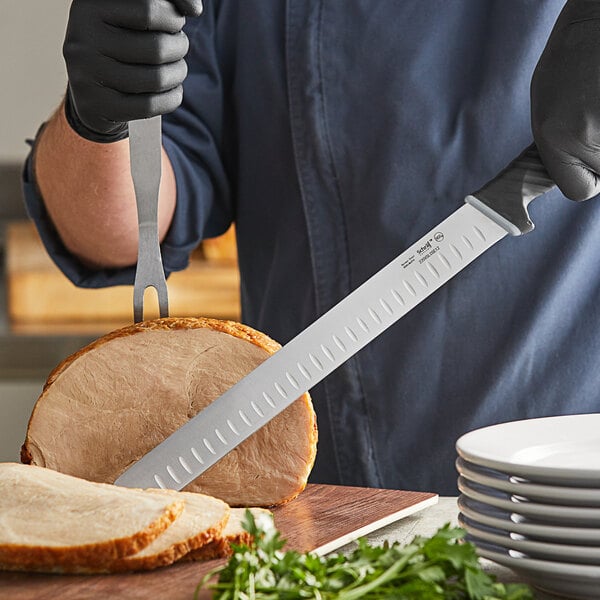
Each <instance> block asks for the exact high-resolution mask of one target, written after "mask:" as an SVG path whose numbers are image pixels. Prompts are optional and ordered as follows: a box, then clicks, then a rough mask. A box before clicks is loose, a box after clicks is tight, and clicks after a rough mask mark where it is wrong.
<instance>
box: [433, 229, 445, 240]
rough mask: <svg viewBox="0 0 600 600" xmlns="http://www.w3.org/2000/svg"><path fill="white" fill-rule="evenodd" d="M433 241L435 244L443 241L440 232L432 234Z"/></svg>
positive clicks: (442, 235)
mask: <svg viewBox="0 0 600 600" xmlns="http://www.w3.org/2000/svg"><path fill="white" fill-rule="evenodd" d="M433 239H434V240H435V241H436V242H441V241H443V239H444V234H443V233H442V232H441V231H438V232H437V233H434V234H433Z"/></svg>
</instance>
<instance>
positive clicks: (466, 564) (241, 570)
mask: <svg viewBox="0 0 600 600" xmlns="http://www.w3.org/2000/svg"><path fill="white" fill-rule="evenodd" d="M244 528H245V529H246V530H247V531H248V532H249V533H250V534H251V535H252V536H253V542H251V543H250V545H248V546H246V545H241V546H234V552H233V555H232V556H231V558H230V559H229V562H228V563H227V564H226V565H224V566H223V567H220V568H218V569H216V570H214V571H212V572H211V573H209V574H208V575H207V576H206V577H205V578H204V579H203V580H202V582H201V583H200V585H199V586H198V588H197V590H196V595H195V599H197V597H198V594H199V592H200V590H201V589H202V588H209V589H211V590H212V591H213V598H214V599H217V600H296V599H303V598H313V599H315V600H334V599H335V600H356V599H358V598H365V599H371V598H372V599H383V598H386V599H390V600H391V599H394V600H463V599H465V600H467V599H468V600H532V599H533V597H534V596H533V593H532V592H531V589H530V588H529V587H528V586H526V585H524V584H502V583H498V582H497V581H496V580H495V578H494V577H493V576H492V575H490V574H487V573H485V572H484V571H483V569H482V568H481V565H480V564H479V559H478V557H477V554H476V552H475V547H474V546H473V545H472V544H471V543H469V542H465V541H464V540H462V538H463V537H464V535H465V532H464V530H463V529H460V528H455V527H450V525H449V524H447V525H445V526H444V527H442V528H441V529H439V530H438V531H437V532H436V533H435V535H433V536H432V537H430V538H425V537H416V538H415V539H414V540H413V541H412V542H411V543H410V544H408V545H406V546H401V545H400V544H398V543H393V544H389V543H384V544H383V545H382V546H372V545H370V544H368V543H367V541H366V540H365V539H360V540H358V547H357V548H356V549H355V550H354V551H353V552H352V553H351V554H349V555H348V556H345V555H342V554H330V555H328V556H325V557H319V556H316V555H315V554H311V553H299V552H295V551H290V550H288V551H284V550H283V547H284V545H285V540H282V539H281V535H280V533H279V531H277V529H276V528H275V525H274V523H273V520H272V519H271V518H269V517H265V519H262V518H261V519H260V522H257V520H256V519H255V518H254V516H253V515H252V513H251V512H250V511H246V515H245V520H244ZM216 576H218V579H217V581H216V582H214V583H211V580H213V579H214V578H215V577H216Z"/></svg>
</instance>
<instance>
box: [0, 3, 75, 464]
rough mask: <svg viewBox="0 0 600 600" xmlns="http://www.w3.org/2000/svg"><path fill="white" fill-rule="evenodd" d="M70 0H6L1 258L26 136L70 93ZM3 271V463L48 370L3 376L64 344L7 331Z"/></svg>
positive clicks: (18, 208)
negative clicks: (66, 55)
mask: <svg viewBox="0 0 600 600" xmlns="http://www.w3.org/2000/svg"><path fill="white" fill-rule="evenodd" d="M69 6H70V0H0V259H1V253H2V250H3V248H2V237H3V235H2V234H3V229H2V224H3V221H6V220H8V219H10V218H16V217H22V216H24V210H23V207H22V201H21V197H20V183H19V171H20V168H21V164H22V162H23V159H24V158H25V156H26V154H27V146H26V144H25V142H24V140H25V138H28V137H33V136H34V135H35V132H36V131H37V128H38V127H39V125H40V123H41V122H42V121H43V120H45V119H46V117H47V116H48V115H49V114H50V113H51V112H52V111H53V110H54V109H55V108H56V106H57V105H58V104H59V103H60V100H61V98H62V96H63V94H64V90H65V85H66V73H65V68H64V63H63V59H62V54H61V52H62V50H61V47H62V41H63V37H64V31H65V27H66V22H67V13H68V9H69ZM1 264H2V262H1V260H0V265H1ZM1 275H2V277H1V278H0V373H2V374H3V375H2V377H0V461H6V460H18V457H19V448H20V445H21V443H22V442H23V439H24V436H25V429H26V426H27V421H28V419H29V415H30V414H31V409H32V407H33V404H34V402H35V400H36V399H37V397H38V395H39V394H40V392H41V386H42V384H43V381H44V379H45V375H47V373H45V374H44V375H42V374H40V373H32V372H31V371H30V370H28V371H27V373H28V374H25V375H20V376H18V377H17V376H16V375H10V374H9V375H8V376H7V375H4V374H5V373H7V372H8V373H11V372H12V371H11V369H10V366H11V361H16V362H18V363H19V364H18V365H17V366H26V365H29V364H30V363H31V362H32V357H35V355H36V354H38V353H39V350H40V348H44V347H54V346H56V345H57V344H58V345H60V344H59V342H58V340H54V339H51V338H50V339H39V338H30V339H23V338H18V337H14V336H11V335H10V334H9V333H8V332H7V330H6V323H5V289H4V288H5V286H4V276H3V273H1ZM63 354H64V355H65V356H66V354H67V352H66V351H65V352H63ZM21 363H23V365H21ZM17 372H18V369H16V370H15V373H17ZM48 372H49V370H48Z"/></svg>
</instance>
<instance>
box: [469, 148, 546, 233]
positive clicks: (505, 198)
mask: <svg viewBox="0 0 600 600" xmlns="http://www.w3.org/2000/svg"><path fill="white" fill-rule="evenodd" d="M555 186H556V184H555V183H554V181H552V179H551V178H550V175H548V172H547V171H546V168H545V167H544V165H543V164H542V160H541V159H540V155H539V153H538V150H537V147H536V145H535V144H531V146H528V147H527V148H525V150H523V152H521V154H519V156H517V158H515V160H513V161H512V162H511V163H510V164H509V165H508V166H507V167H506V168H504V169H503V170H502V171H501V172H500V173H498V175H496V177H494V179H492V180H491V181H490V182H488V183H486V184H485V185H484V186H483V187H482V188H481V189H479V190H477V191H476V192H473V193H472V194H471V195H469V196H467V197H466V198H465V201H466V202H467V203H469V204H471V205H473V206H475V208H477V209H479V210H481V211H482V212H483V213H485V214H486V215H487V216H488V217H490V218H492V219H493V220H494V221H496V222H497V223H498V225H500V226H501V227H503V228H504V229H506V230H507V231H508V233H510V234H511V235H522V234H524V233H529V232H530V231H531V230H532V229H533V228H534V224H533V223H532V221H531V219H530V218H529V212H528V210H527V206H528V205H529V203H530V202H531V201H532V200H535V199H536V198H537V197H538V196H541V195H542V194H545V193H546V192H548V191H550V190H551V189H552V188H554V187H555Z"/></svg>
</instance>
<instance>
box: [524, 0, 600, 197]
mask: <svg viewBox="0 0 600 600" xmlns="http://www.w3.org/2000/svg"><path fill="white" fill-rule="evenodd" d="M531 121H532V128H533V137H534V140H535V143H536V145H537V147H538V150H539V152H540V156H541V158H542V161H543V162H544V165H545V167H546V169H547V170H548V173H549V174H550V176H551V177H552V179H554V181H555V182H556V183H557V185H558V187H559V188H560V189H561V191H562V192H563V194H564V195H565V196H567V197H568V198H571V199H572V200H587V199H588V198H591V197H592V196H595V195H596V194H598V193H600V1H598V0H569V1H568V2H567V3H566V5H565V6H564V8H563V10H562V12H561V13H560V15H559V17H558V19H557V21H556V24H555V25H554V29H553V30H552V33H551V34H550V37H549V39H548V43H547V45H546V48H545V49H544V52H543V54H542V56H541V58H540V61H539V63H538V65H537V67H536V69H535V73H534V75H533V79H532V82H531Z"/></svg>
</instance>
